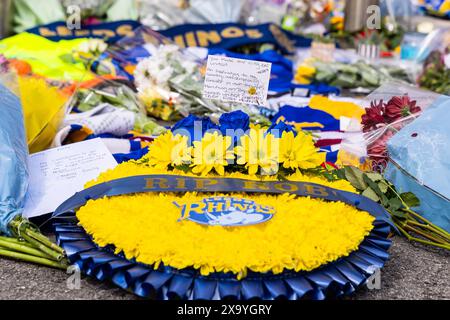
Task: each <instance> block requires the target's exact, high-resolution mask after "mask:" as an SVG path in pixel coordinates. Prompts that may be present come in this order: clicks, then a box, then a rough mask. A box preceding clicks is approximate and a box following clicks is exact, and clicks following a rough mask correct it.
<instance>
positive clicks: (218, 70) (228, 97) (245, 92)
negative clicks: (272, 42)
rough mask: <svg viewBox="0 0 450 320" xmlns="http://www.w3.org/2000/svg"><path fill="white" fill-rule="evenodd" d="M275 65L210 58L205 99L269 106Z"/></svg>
mask: <svg viewBox="0 0 450 320" xmlns="http://www.w3.org/2000/svg"><path fill="white" fill-rule="evenodd" d="M271 66H272V64H271V63H268V62H260V61H254V60H244V59H234V58H228V57H224V56H208V63H207V66H206V76H205V84H204V87H203V98H205V99H211V100H221V101H228V102H241V103H245V104H254V105H265V104H266V101H267V91H268V89H269V79H270V69H271Z"/></svg>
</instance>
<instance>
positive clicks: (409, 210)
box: [404, 208, 450, 238]
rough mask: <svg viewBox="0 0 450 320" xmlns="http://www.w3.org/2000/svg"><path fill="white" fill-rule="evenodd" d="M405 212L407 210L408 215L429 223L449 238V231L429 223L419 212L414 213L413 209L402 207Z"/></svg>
mask: <svg viewBox="0 0 450 320" xmlns="http://www.w3.org/2000/svg"><path fill="white" fill-rule="evenodd" d="M404 210H405V211H406V212H408V213H409V214H410V215H412V216H414V217H416V218H417V219H419V220H422V221H423V222H425V223H427V224H428V225H430V226H431V227H432V228H434V229H436V230H438V231H440V232H441V233H442V234H444V235H445V237H446V238H450V233H448V232H447V231H445V230H444V229H441V228H440V227H438V226H436V225H434V224H433V223H431V222H430V221H428V220H427V219H425V218H424V217H422V216H421V215H420V214H418V213H415V212H414V211H412V210H411V209H410V208H406V209H404Z"/></svg>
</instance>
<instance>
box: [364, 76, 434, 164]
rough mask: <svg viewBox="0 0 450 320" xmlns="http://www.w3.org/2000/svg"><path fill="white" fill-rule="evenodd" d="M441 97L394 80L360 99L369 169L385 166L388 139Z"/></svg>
mask: <svg viewBox="0 0 450 320" xmlns="http://www.w3.org/2000/svg"><path fill="white" fill-rule="evenodd" d="M441 97H442V96H441V95H439V94H436V93H433V92H430V91H426V90H422V89H418V88H416V87H413V86H409V85H406V84H403V83H399V82H395V81H394V82H389V83H386V84H385V85H383V86H381V87H380V88H378V89H377V90H375V91H374V92H372V93H371V94H370V95H368V96H367V97H366V98H365V99H364V101H363V103H364V107H365V108H366V113H365V115H363V117H362V130H363V132H364V139H365V142H366V146H367V155H368V158H369V159H370V160H371V165H372V169H373V170H375V171H379V172H383V171H384V169H385V168H386V166H387V164H388V162H389V154H388V150H387V144H388V142H389V140H390V139H391V138H392V137H393V136H394V135H396V134H397V133H398V132H399V131H400V130H402V129H403V128H404V127H405V126H406V125H408V124H410V123H412V122H414V120H415V119H417V118H418V117H420V115H421V114H422V113H423V111H425V110H426V109H428V108H429V107H430V106H431V105H432V104H433V103H434V102H435V101H437V100H438V99H439V98H441Z"/></svg>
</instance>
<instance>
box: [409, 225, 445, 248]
mask: <svg viewBox="0 0 450 320" xmlns="http://www.w3.org/2000/svg"><path fill="white" fill-rule="evenodd" d="M407 224H412V225H414V226H417V227H420V228H423V229H427V230H429V231H431V232H433V233H435V236H438V237H440V238H442V239H443V241H445V242H448V243H450V238H448V237H446V236H445V235H444V234H442V233H440V232H439V231H438V230H436V229H434V228H433V227H432V226H430V225H428V224H422V223H420V222H417V221H415V220H408V221H407Z"/></svg>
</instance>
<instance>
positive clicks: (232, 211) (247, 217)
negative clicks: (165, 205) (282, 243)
mask: <svg viewBox="0 0 450 320" xmlns="http://www.w3.org/2000/svg"><path fill="white" fill-rule="evenodd" d="M174 205H176V206H177V207H178V208H180V209H181V218H180V221H181V220H185V219H188V220H191V221H194V222H197V223H200V224H204V225H210V226H224V227H237V226H248V225H254V224H258V223H263V222H266V221H268V220H270V219H271V218H272V217H273V214H274V213H275V209H274V208H273V207H271V206H265V205H261V204H258V203H256V202H255V201H252V200H248V199H241V198H233V197H211V198H205V199H203V200H202V201H198V202H191V203H185V204H182V205H180V204H178V203H177V202H174Z"/></svg>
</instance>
